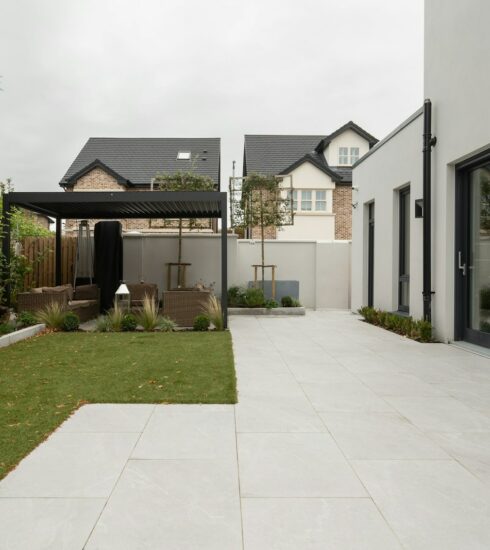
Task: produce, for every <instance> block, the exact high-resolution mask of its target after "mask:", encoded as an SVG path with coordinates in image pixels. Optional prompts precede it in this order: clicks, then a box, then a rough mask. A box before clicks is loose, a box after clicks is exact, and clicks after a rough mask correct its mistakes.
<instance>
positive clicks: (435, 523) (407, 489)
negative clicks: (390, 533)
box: [353, 460, 490, 550]
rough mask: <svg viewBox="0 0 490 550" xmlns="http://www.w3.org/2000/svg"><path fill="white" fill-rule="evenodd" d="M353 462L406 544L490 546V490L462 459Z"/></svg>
mask: <svg viewBox="0 0 490 550" xmlns="http://www.w3.org/2000/svg"><path fill="white" fill-rule="evenodd" d="M353 465H354V467H355V469H356V471H357V473H358V474H359V476H360V477H361V479H362V481H363V483H364V484H365V485H366V487H367V490H368V491H369V493H370V494H371V496H372V498H373V500H374V502H375V503H376V505H377V506H378V508H379V510H380V511H381V513H382V514H383V516H384V517H385V518H386V520H387V521H388V523H389V524H390V525H391V526H392V527H393V529H394V531H395V532H396V533H397V535H398V537H399V538H400V540H401V542H402V544H403V545H404V546H405V548H409V549H410V550H429V549H432V548H437V549H441V550H462V549H464V550H472V549H475V550H476V549H482V550H483V549H484V548H490V493H489V491H488V488H487V487H484V486H483V485H482V484H481V483H480V482H479V481H478V480H477V479H476V478H475V477H474V476H473V475H472V474H470V473H469V472H468V471H467V470H465V469H464V468H463V467H462V466H461V465H460V464H458V463H456V462H454V461H448V460H444V461H439V460H423V461H418V460H411V461H410V460H386V461H385V460H378V461H354V462H353Z"/></svg>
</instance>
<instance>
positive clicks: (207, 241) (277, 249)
mask: <svg viewBox="0 0 490 550" xmlns="http://www.w3.org/2000/svg"><path fill="white" fill-rule="evenodd" d="M177 245H178V239H177V237H176V236H175V235H136V234H135V235H124V237H123V246H124V266H123V275H124V280H125V281H126V282H128V283H135V282H138V281H140V280H144V281H145V282H151V283H157V284H158V286H159V290H160V292H162V291H163V290H164V288H165V281H166V268H165V263H166V262H174V261H176V257H177ZM350 246H351V245H350V242H348V241H337V242H320V241H277V240H270V241H266V245H265V247H266V248H265V253H266V263H271V264H276V265H277V275H276V278H277V279H278V280H297V281H299V288H300V296H299V297H300V301H301V302H302V304H303V305H304V306H306V307H309V308H331V309H348V308H349V307H350V257H351V253H350ZM182 250H183V260H184V261H188V262H191V263H192V265H191V266H189V268H188V276H187V284H188V285H189V286H192V285H194V284H195V283H197V282H199V281H200V280H201V281H203V282H204V283H206V284H209V283H212V282H215V283H216V286H215V289H216V292H217V293H218V294H220V293H221V287H220V276H221V243H220V237H219V235H202V234H196V235H187V236H185V237H184V241H183V245H182ZM258 263H260V241H253V240H238V239H237V237H236V236H234V235H229V236H228V286H232V285H243V286H245V285H246V284H247V282H248V281H250V280H253V269H252V267H251V266H252V264H258ZM267 279H270V275H268V276H267Z"/></svg>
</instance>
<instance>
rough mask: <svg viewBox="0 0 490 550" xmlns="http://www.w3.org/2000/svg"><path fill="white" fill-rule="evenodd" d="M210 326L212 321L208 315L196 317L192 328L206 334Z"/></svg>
mask: <svg viewBox="0 0 490 550" xmlns="http://www.w3.org/2000/svg"><path fill="white" fill-rule="evenodd" d="M210 324H211V321H210V320H209V317H208V316H207V315H196V317H194V323H193V324H192V328H193V330H195V331H197V332H204V331H206V330H208V329H209V325H210Z"/></svg>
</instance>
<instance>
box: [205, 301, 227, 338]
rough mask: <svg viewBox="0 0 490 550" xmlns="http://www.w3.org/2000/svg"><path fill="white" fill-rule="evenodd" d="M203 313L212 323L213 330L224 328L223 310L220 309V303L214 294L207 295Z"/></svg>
mask: <svg viewBox="0 0 490 550" xmlns="http://www.w3.org/2000/svg"><path fill="white" fill-rule="evenodd" d="M204 314H205V315H206V316H207V317H208V319H209V320H210V321H211V323H213V326H214V328H215V330H224V328H225V324H224V321H223V311H222V310H221V303H220V301H219V300H218V298H216V296H214V295H211V296H210V297H209V300H208V303H207V305H206V307H205V308H204Z"/></svg>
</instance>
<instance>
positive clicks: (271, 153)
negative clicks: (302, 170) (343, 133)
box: [243, 135, 325, 176]
mask: <svg viewBox="0 0 490 550" xmlns="http://www.w3.org/2000/svg"><path fill="white" fill-rule="evenodd" d="M324 137H325V136H277V135H276V136H274V135H246V136H245V162H244V163H243V175H244V176H246V175H247V174H251V173H253V172H256V173H258V174H265V175H276V174H279V173H281V171H284V170H285V169H286V168H287V167H288V166H290V165H291V164H293V163H294V162H296V161H297V160H298V159H300V158H301V157H304V156H305V155H306V154H307V153H311V152H313V151H314V150H315V147H316V146H317V145H318V143H319V142H320V141H321V140H322V139H323V138H324Z"/></svg>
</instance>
